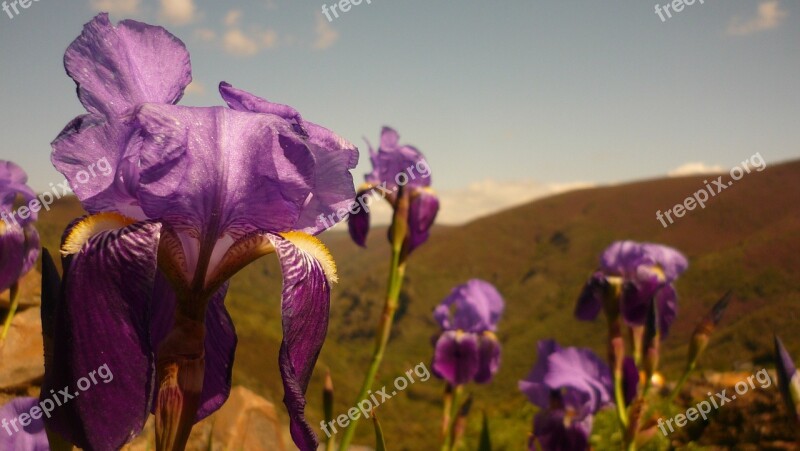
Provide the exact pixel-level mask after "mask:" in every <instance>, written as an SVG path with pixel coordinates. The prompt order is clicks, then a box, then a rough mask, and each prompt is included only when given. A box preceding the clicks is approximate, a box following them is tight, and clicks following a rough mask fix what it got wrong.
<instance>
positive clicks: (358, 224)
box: [347, 185, 374, 247]
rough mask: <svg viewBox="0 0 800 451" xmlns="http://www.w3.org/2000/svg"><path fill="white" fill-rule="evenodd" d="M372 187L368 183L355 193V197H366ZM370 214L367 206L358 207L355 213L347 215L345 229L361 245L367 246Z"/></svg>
mask: <svg viewBox="0 0 800 451" xmlns="http://www.w3.org/2000/svg"><path fill="white" fill-rule="evenodd" d="M373 189H374V188H373V187H372V186H371V185H368V188H366V189H360V190H359V191H358V193H357V194H356V198H357V199H362V198H363V199H366V198H367V197H369V193H370V192H371V191H372V190H373ZM369 220H370V214H369V209H368V208H359V209H358V211H357V212H356V213H355V214H352V213H351V214H350V215H349V216H348V217H347V230H348V231H349V232H350V238H352V239H353V241H354V242H355V243H356V244H358V245H359V246H361V247H367V235H369Z"/></svg>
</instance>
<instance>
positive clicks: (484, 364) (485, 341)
mask: <svg viewBox="0 0 800 451" xmlns="http://www.w3.org/2000/svg"><path fill="white" fill-rule="evenodd" d="M499 369H500V342H499V341H497V337H495V336H494V334H492V333H485V334H483V335H482V336H481V337H480V339H479V340H478V372H477V373H476V374H475V382H476V383H478V384H487V383H489V382H491V381H492V379H493V378H494V375H495V374H497V370H499Z"/></svg>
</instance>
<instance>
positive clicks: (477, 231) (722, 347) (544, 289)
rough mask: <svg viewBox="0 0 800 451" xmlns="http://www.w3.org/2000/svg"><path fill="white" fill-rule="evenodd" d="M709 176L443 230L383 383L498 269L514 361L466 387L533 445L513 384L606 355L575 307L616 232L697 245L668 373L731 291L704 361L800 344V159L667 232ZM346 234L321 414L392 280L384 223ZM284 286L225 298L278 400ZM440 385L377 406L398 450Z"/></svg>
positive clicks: (243, 368)
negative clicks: (550, 350) (567, 358)
mask: <svg viewBox="0 0 800 451" xmlns="http://www.w3.org/2000/svg"><path fill="white" fill-rule="evenodd" d="M703 180H704V177H686V178H677V179H664V180H653V181H644V182H637V183H632V184H626V185H619V186H612V187H606V188H599V189H591V190H582V191H575V192H571V193H566V194H562V195H559V196H555V197H551V198H547V199H543V200H540V201H537V202H534V203H531V204H528V205H525V206H522V207H518V208H515V209H512V210H508V211H505V212H502V213H500V214H497V215H494V216H491V217H488V218H484V219H481V220H478V221H475V222H472V223H470V224H467V225H465V226H461V227H439V228H437V229H436V230H435V231H434V233H433V237H432V238H431V240H430V241H429V243H428V244H426V245H425V246H423V247H422V248H420V249H419V250H418V251H417V252H416V253H415V254H414V255H413V256H412V258H411V261H410V263H409V269H408V279H407V283H406V286H405V288H404V290H403V296H402V298H403V303H402V307H401V309H400V312H399V313H398V317H397V322H396V329H395V332H394V335H393V339H392V341H391V343H390V345H389V352H388V355H387V357H386V360H385V364H384V366H383V369H382V371H381V372H380V374H379V380H380V381H381V382H380V384H384V383H387V384H388V383H391V381H392V380H393V379H394V378H395V377H397V376H400V375H401V374H403V373H404V372H405V371H406V370H408V369H410V368H413V367H414V366H415V365H417V364H418V363H420V362H425V363H426V364H428V362H429V360H430V356H431V346H430V339H431V337H432V336H433V335H434V334H435V333H436V326H435V324H434V323H433V321H432V319H431V311H432V309H433V307H434V306H435V305H436V304H437V303H438V301H439V300H440V299H442V298H443V297H444V296H445V295H446V294H447V293H448V292H449V290H450V288H451V287H452V286H453V285H455V284H458V283H461V282H463V281H465V280H467V279H469V278H472V277H479V278H483V279H486V280H489V281H490V282H492V283H494V284H495V285H497V287H498V288H499V289H500V291H501V292H502V293H503V295H504V296H505V298H506V302H507V309H506V313H505V315H504V318H503V320H502V323H501V325H500V332H499V334H498V335H499V337H500V339H501V341H502V342H503V345H504V348H503V363H502V366H501V370H500V372H499V374H498V375H497V378H496V379H495V381H494V383H493V384H491V385H489V386H480V387H476V386H473V387H469V391H470V392H471V393H472V394H473V395H474V396H475V404H474V408H475V409H476V410H478V411H480V410H485V411H486V412H487V414H488V415H489V417H490V422H491V425H492V429H493V431H492V432H493V438H494V440H495V442H496V449H500V450H502V449H520V448H521V446H522V444H523V443H524V442H525V439H526V434H527V430H528V428H529V424H530V419H531V416H532V414H533V409H532V408H531V407H530V406H528V405H527V403H526V401H525V400H524V398H523V397H522V396H521V395H519V393H518V391H517V389H516V384H517V380H519V379H520V378H522V377H524V376H525V375H526V374H527V371H528V370H529V368H530V366H531V365H532V363H533V362H534V361H535V358H536V356H535V345H536V342H537V341H538V340H540V339H543V338H547V337H555V338H557V339H558V341H559V342H561V343H562V344H564V345H578V346H588V347H592V348H594V349H595V350H597V351H598V352H601V353H602V352H603V349H604V345H603V342H602V338H601V337H602V336H603V331H604V327H603V324H602V321H597V322H595V323H578V322H577V321H575V320H573V319H572V309H573V306H574V301H575V298H576V296H577V294H578V292H579V291H580V288H581V285H582V283H583V282H584V281H585V279H586V277H587V276H588V275H589V274H590V273H591V271H592V270H593V268H594V267H595V265H596V259H597V254H598V253H599V252H600V251H602V249H603V248H604V247H605V246H606V245H608V243H610V242H611V241H613V240H617V239H634V240H648V241H656V242H661V243H666V244H669V245H672V246H675V247H677V248H679V249H681V250H682V251H684V252H685V253H686V254H687V255H688V256H689V259H690V262H691V266H690V270H689V271H688V272H687V273H686V275H685V277H683V278H682V279H681V280H680V281H679V283H678V291H679V294H680V296H681V301H680V312H679V318H678V320H677V323H676V325H675V326H674V328H673V332H672V335H671V336H670V337H669V339H668V341H667V342H666V345H665V348H666V351H665V353H666V355H665V356H664V357H663V361H664V364H665V366H666V370H667V373H668V375H672V376H674V375H675V374H676V373H677V369H678V368H679V367H680V365H682V364H683V358H684V355H685V353H686V342H687V339H688V336H689V335H690V334H691V331H692V330H693V328H694V326H695V323H696V321H697V318H699V316H701V315H702V314H704V313H705V311H706V310H707V309H708V308H709V306H710V305H711V304H712V303H713V302H714V301H715V300H716V299H717V298H718V297H719V296H720V295H721V294H723V293H724V292H725V291H726V290H727V289H734V290H735V293H736V300H735V302H734V303H733V305H732V306H731V308H730V309H729V311H728V314H727V316H726V318H725V320H724V322H723V324H722V327H721V328H720V330H719V331H718V332H717V334H716V335H715V339H714V341H713V343H712V345H711V347H710V348H709V350H708V353H707V355H706V358H705V360H704V362H703V364H704V365H706V366H708V367H714V368H717V369H721V370H725V369H731V368H733V367H734V366H735V365H738V364H740V363H746V362H756V364H760V362H764V361H768V360H769V355H770V352H771V351H770V350H771V337H772V333H773V332H775V333H779V334H781V335H782V336H784V340H785V341H786V342H788V343H787V344H788V345H789V346H790V351H795V354H798V353H800V352H798V351H800V340H797V339H796V338H795V333H794V330H796V329H794V328H793V326H795V325H796V324H797V323H796V320H797V316H798V313H800V302H799V301H800V294H798V293H800V290H798V288H800V278H798V270H800V244H799V243H798V239H797V236H798V232H800V205H799V204H798V199H800V162H791V163H787V164H783V165H778V166H774V167H769V168H768V169H767V170H765V171H764V172H761V173H753V174H751V175H747V176H745V177H744V178H743V179H742V180H740V181H738V182H736V183H734V184H733V186H731V187H730V188H729V189H727V190H725V191H724V192H723V193H721V194H720V195H719V196H718V197H715V198H713V199H712V200H710V201H709V203H708V205H707V208H706V209H705V210H695V211H692V212H689V213H688V214H687V215H686V216H685V217H683V218H681V219H679V220H678V221H677V222H676V223H675V224H674V225H672V226H670V227H669V228H666V229H665V228H663V227H662V226H661V225H660V223H658V222H657V221H656V219H655V211H656V210H657V209H661V210H662V211H663V210H665V209H667V208H669V207H670V206H671V205H674V204H676V203H678V202H681V201H682V200H683V198H684V197H686V196H688V195H690V194H691V193H693V192H695V191H697V190H699V189H701V188H702V187H703V183H702V182H703ZM76 211H77V207H76V205H75V204H74V203H71V204H70V203H62V204H61V205H59V206H58V207H57V208H55V209H54V210H53V211H52V212H50V213H48V214H45V215H42V225H41V228H42V230H43V235H44V244H45V245H46V246H49V247H51V248H52V247H53V246H55V244H56V240H57V236H58V235H57V234H58V233H60V232H58V230H60V228H63V225H64V224H65V223H66V221H67V220H68V219H69V218H71V217H72V216H74V215H75V213H76ZM339 229H341V230H340V232H341V231H344V230H345V227H344V226H340V227H339ZM340 232H337V231H332V232H329V233H327V234H325V235H324V236H323V241H325V242H326V243H328V244H329V246H330V248H331V250H332V252H333V254H334V257H335V258H336V261H337V263H338V264H339V270H340V276H341V277H340V279H341V283H340V284H339V285H338V286H337V287H336V288H335V291H334V299H333V307H332V318H331V326H330V329H329V335H328V340H327V342H326V344H325V348H324V349H323V352H322V355H321V357H320V360H319V364H318V367H317V371H316V373H315V375H314V378H313V381H312V385H311V387H310V389H309V411H310V417H311V419H312V420H314V421H315V422H316V423H318V421H319V419H320V410H321V408H320V393H321V381H322V377H323V376H324V370H325V369H326V368H330V369H331V371H332V374H333V378H334V383H335V385H336V394H337V399H336V401H337V405H336V409H335V411H336V413H337V414H338V413H345V412H346V410H347V409H348V408H349V407H350V406H352V404H353V401H354V400H353V399H352V397H353V396H355V393H356V392H357V389H358V385H359V384H360V381H361V377H362V373H363V370H364V369H365V368H366V365H367V361H368V359H369V353H370V349H371V346H372V340H373V336H372V333H373V330H374V326H375V321H376V320H377V318H378V315H379V313H380V309H381V307H382V298H383V293H384V289H385V283H386V281H385V278H386V271H387V267H388V265H387V259H388V245H387V244H386V239H385V230H383V229H380V230H379V229H376V230H373V232H372V234H371V237H370V239H369V242H368V249H366V250H363V249H358V248H356V247H355V245H353V244H352V243H351V242H350V241H349V238H348V237H347V235H346V233H340ZM279 294H280V277H279V269H278V266H277V264H276V262H275V260H274V258H267V259H264V260H263V261H260V262H257V263H256V264H254V265H251V266H250V267H249V268H247V269H246V270H244V271H243V272H242V273H240V274H239V275H237V276H236V278H235V280H234V282H233V284H232V289H231V294H230V295H229V298H228V301H227V303H228V305H229V308H230V311H231V314H232V316H233V317H234V320H235V322H236V325H237V329H238V332H239V337H240V344H239V349H238V351H237V362H236V367H235V371H234V378H235V382H236V383H241V384H244V385H247V386H248V387H251V388H253V389H255V390H256V391H258V392H261V393H263V394H265V395H267V396H268V397H269V398H271V399H273V400H275V401H278V402H279V400H280V399H281V397H282V388H281V385H280V379H279V373H278V369H277V353H278V346H279V344H280V336H281V333H280V311H279ZM601 355H602V354H601ZM441 389H442V386H441V383H440V382H439V381H437V380H435V379H433V378H431V379H430V380H428V381H427V382H424V383H421V382H418V383H416V384H414V385H412V386H411V387H410V388H409V389H407V390H406V391H405V392H403V394H402V395H399V396H398V397H396V398H394V399H392V400H390V401H388V402H387V404H385V405H384V406H383V407H382V408H381V409H380V410H381V412H382V413H381V420H382V422H383V425H384V431H385V433H386V436H387V437H388V440H391V441H392V442H394V443H392V446H391V448H392V449H395V450H417V449H433V448H434V446H435V445H434V444H435V442H436V440H437V432H436V431H437V425H438V421H439V418H440V406H439V400H440V394H441ZM477 417H478V415H473V421H472V422H471V425H470V427H471V431H470V435H471V436H477V434H478V418H477ZM359 440H360V441H361V442H363V443H367V444H371V443H372V442H373V439H372V437H371V428H369V427H364V425H362V427H361V428H360V429H359Z"/></svg>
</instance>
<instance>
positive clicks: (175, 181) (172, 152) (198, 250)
mask: <svg viewBox="0 0 800 451" xmlns="http://www.w3.org/2000/svg"><path fill="white" fill-rule="evenodd" d="M64 62H65V66H66V70H67V73H68V74H69V76H70V77H72V78H73V79H74V80H75V82H76V84H77V85H78V97H79V99H80V101H81V103H82V104H83V106H84V107H85V108H86V110H87V114H85V115H83V116H79V117H77V118H76V119H74V120H73V121H72V122H71V123H70V124H69V125H67V127H66V128H65V129H64V131H63V132H61V134H60V135H59V136H58V137H57V138H56V140H55V141H54V142H53V154H52V161H53V164H54V165H55V166H56V168H57V169H58V170H59V171H60V172H62V173H63V174H64V175H65V176H66V177H67V179H68V180H69V181H70V182H71V183H72V186H73V189H74V191H75V193H76V195H77V196H78V198H79V199H80V200H81V202H82V204H83V206H84V208H85V209H86V210H87V211H88V212H90V213H91V214H92V216H89V217H87V218H84V219H82V220H80V221H77V222H76V223H74V224H73V225H71V226H70V228H69V229H68V231H67V233H66V234H65V238H64V241H63V244H62V253H63V254H64V255H65V260H64V268H65V271H64V276H63V284H62V288H61V289H60V290H59V291H60V293H61V295H60V296H59V297H58V299H54V300H51V302H53V303H55V304H57V305H56V307H55V308H54V312H55V313H54V315H55V321H53V326H52V330H45V334H46V335H48V334H49V335H52V337H53V345H54V348H53V356H54V357H53V359H52V360H51V361H50V362H49V365H48V368H47V375H46V377H45V390H43V393H44V392H46V390H48V389H50V388H55V389H58V388H61V387H64V386H68V385H70V384H73V383H74V381H75V380H77V379H78V378H80V377H83V376H85V375H86V374H88V373H89V372H90V371H91V370H92V369H94V368H97V367H98V366H100V365H102V364H107V365H108V367H109V368H110V370H111V371H113V373H114V374H115V376H116V377H115V379H114V381H113V383H109V384H103V385H102V386H97V387H94V388H93V389H92V390H90V391H87V392H86V393H84V394H82V395H81V396H80V398H76V399H74V400H72V401H71V402H70V403H69V404H65V405H64V406H63V407H61V408H60V409H57V412H56V413H55V415H54V416H53V418H52V419H51V420H49V423H48V425H49V426H50V427H51V428H52V429H53V430H55V431H57V432H58V433H60V434H61V435H63V436H64V437H65V438H67V439H69V440H70V441H72V442H73V443H75V444H77V445H78V446H80V447H84V448H90V449H112V448H114V449H116V448H119V447H120V446H122V445H123V444H124V443H126V442H127V441H129V440H130V439H131V438H132V437H133V436H134V435H136V434H137V433H138V432H139V431H140V430H141V429H142V426H143V425H144V422H145V419H146V418H147V415H148V414H149V413H150V412H151V411H155V412H156V417H157V420H156V430H157V444H158V447H159V449H164V448H172V447H176V446H180V444H181V442H183V443H185V440H186V438H187V437H188V432H189V430H190V429H191V424H193V423H194V422H196V421H199V420H200V419H202V418H204V417H206V416H208V415H209V414H211V413H212V412H214V411H215V410H216V409H218V408H219V407H220V406H221V405H222V404H223V403H224V402H225V400H226V399H227V396H228V393H229V390H230V384H231V371H232V366H233V357H234V350H235V348H236V340H237V339H236V333H235V331H234V327H233V324H232V322H231V319H230V317H229V315H228V313H227V311H226V309H225V306H224V303H223V301H224V299H225V295H226V292H227V288H228V280H229V279H230V277H231V276H232V275H233V274H235V273H236V272H237V271H239V270H240V269H241V268H243V267H244V266H246V265H247V264H249V263H250V262H252V261H253V260H255V259H256V258H259V257H261V256H263V255H267V254H270V253H276V254H277V255H278V258H279V259H280V264H281V269H282V272H283V281H284V285H283V293H282V305H281V314H282V319H283V342H282V344H281V349H280V355H279V363H280V370H281V376H282V379H283V385H284V391H285V397H284V403H285V404H286V406H287V409H288V411H289V418H290V421H291V433H292V437H293V439H294V441H295V443H296V444H297V446H298V447H299V448H300V449H302V450H304V451H305V450H315V449H316V448H317V438H316V435H315V434H314V432H313V430H312V429H311V427H310V426H309V424H308V423H307V421H306V420H305V417H304V407H305V398H304V393H305V391H306V388H307V386H308V382H309V379H310V377H311V373H312V370H313V368H314V364H315V362H316V359H317V356H318V354H319V352H320V349H321V347H322V343H323V341H324V339H325V335H326V332H327V325H328V313H329V301H330V286H331V283H333V282H335V281H336V267H335V264H334V263H333V260H332V258H331V256H330V254H329V253H328V251H327V249H326V248H325V247H324V246H323V245H322V243H321V242H319V241H318V240H317V239H316V238H314V237H313V235H316V234H318V233H320V232H321V231H322V230H324V228H325V227H324V226H323V224H320V223H318V222H317V218H318V217H319V216H320V215H327V214H330V213H331V212H335V211H337V209H339V208H341V207H343V206H346V205H348V204H349V203H350V201H351V200H352V199H353V196H354V189H353V181H352V175H351V174H350V170H351V169H353V168H354V167H355V165H356V163H357V160H358V151H357V149H356V148H355V147H354V146H352V145H351V144H349V143H348V142H347V141H345V140H344V139H342V138H340V137H339V136H337V135H335V134H334V133H333V132H331V131H330V130H327V129H325V128H323V127H321V126H319V125H316V124H313V123H311V122H307V121H305V120H304V119H303V118H302V117H301V116H300V114H299V113H298V112H297V111H295V110H294V109H292V108H291V107H288V106H285V105H279V104H275V103H270V102H268V101H266V100H264V99H261V98H258V97H256V96H254V95H252V94H249V93H247V92H245V91H241V90H238V89H235V88H233V87H232V86H230V85H228V84H227V83H224V82H223V83H221V84H220V92H221V95H222V97H223V99H224V100H225V101H226V102H227V104H228V107H229V108H225V107H209V108H195V107H181V106H176V105H175V103H177V102H178V100H179V99H180V98H181V96H182V95H183V92H184V89H185V88H186V86H187V85H188V84H189V83H190V81H191V66H190V63H189V54H188V52H187V50H186V48H185V46H184V44H183V43H182V42H181V41H180V40H179V39H177V38H176V37H175V36H173V35H171V34H170V33H169V32H167V31H166V30H165V29H163V28H161V27H156V26H151V25H147V24H143V23H140V22H136V21H132V20H126V21H122V22H120V23H119V24H118V25H116V26H114V25H113V24H111V23H110V22H109V19H108V16H107V14H100V15H98V16H97V17H96V18H95V19H94V20H92V21H91V22H90V23H88V24H87V25H86V26H85V27H84V30H83V33H82V34H81V36H80V37H78V38H77V39H76V40H75V41H74V42H73V43H72V44H71V45H70V46H69V48H68V49H67V51H66V54H65V57H64ZM101 159H105V160H106V161H107V162H108V163H109V164H110V166H111V169H112V171H113V172H112V176H110V177H101V176H99V177H94V178H91V179H89V180H88V181H86V180H85V177H84V180H81V177H80V174H81V173H82V172H85V171H87V170H88V169H87V168H90V167H91V166H92V165H95V164H96V163H97V162H98V161H99V160H101ZM75 182H77V183H75ZM109 418H112V419H113V421H109Z"/></svg>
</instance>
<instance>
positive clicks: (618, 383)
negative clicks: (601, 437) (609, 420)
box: [614, 371, 628, 430]
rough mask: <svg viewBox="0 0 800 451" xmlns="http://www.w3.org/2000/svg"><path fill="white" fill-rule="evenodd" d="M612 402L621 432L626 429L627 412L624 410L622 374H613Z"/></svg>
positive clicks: (616, 372) (618, 372)
mask: <svg viewBox="0 0 800 451" xmlns="http://www.w3.org/2000/svg"><path fill="white" fill-rule="evenodd" d="M614 401H615V404H616V405H617V417H618V419H619V422H620V424H621V425H622V428H623V430H625V428H627V427H628V412H627V411H626V410H625V391H624V390H623V387H622V372H621V371H615V372H614Z"/></svg>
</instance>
